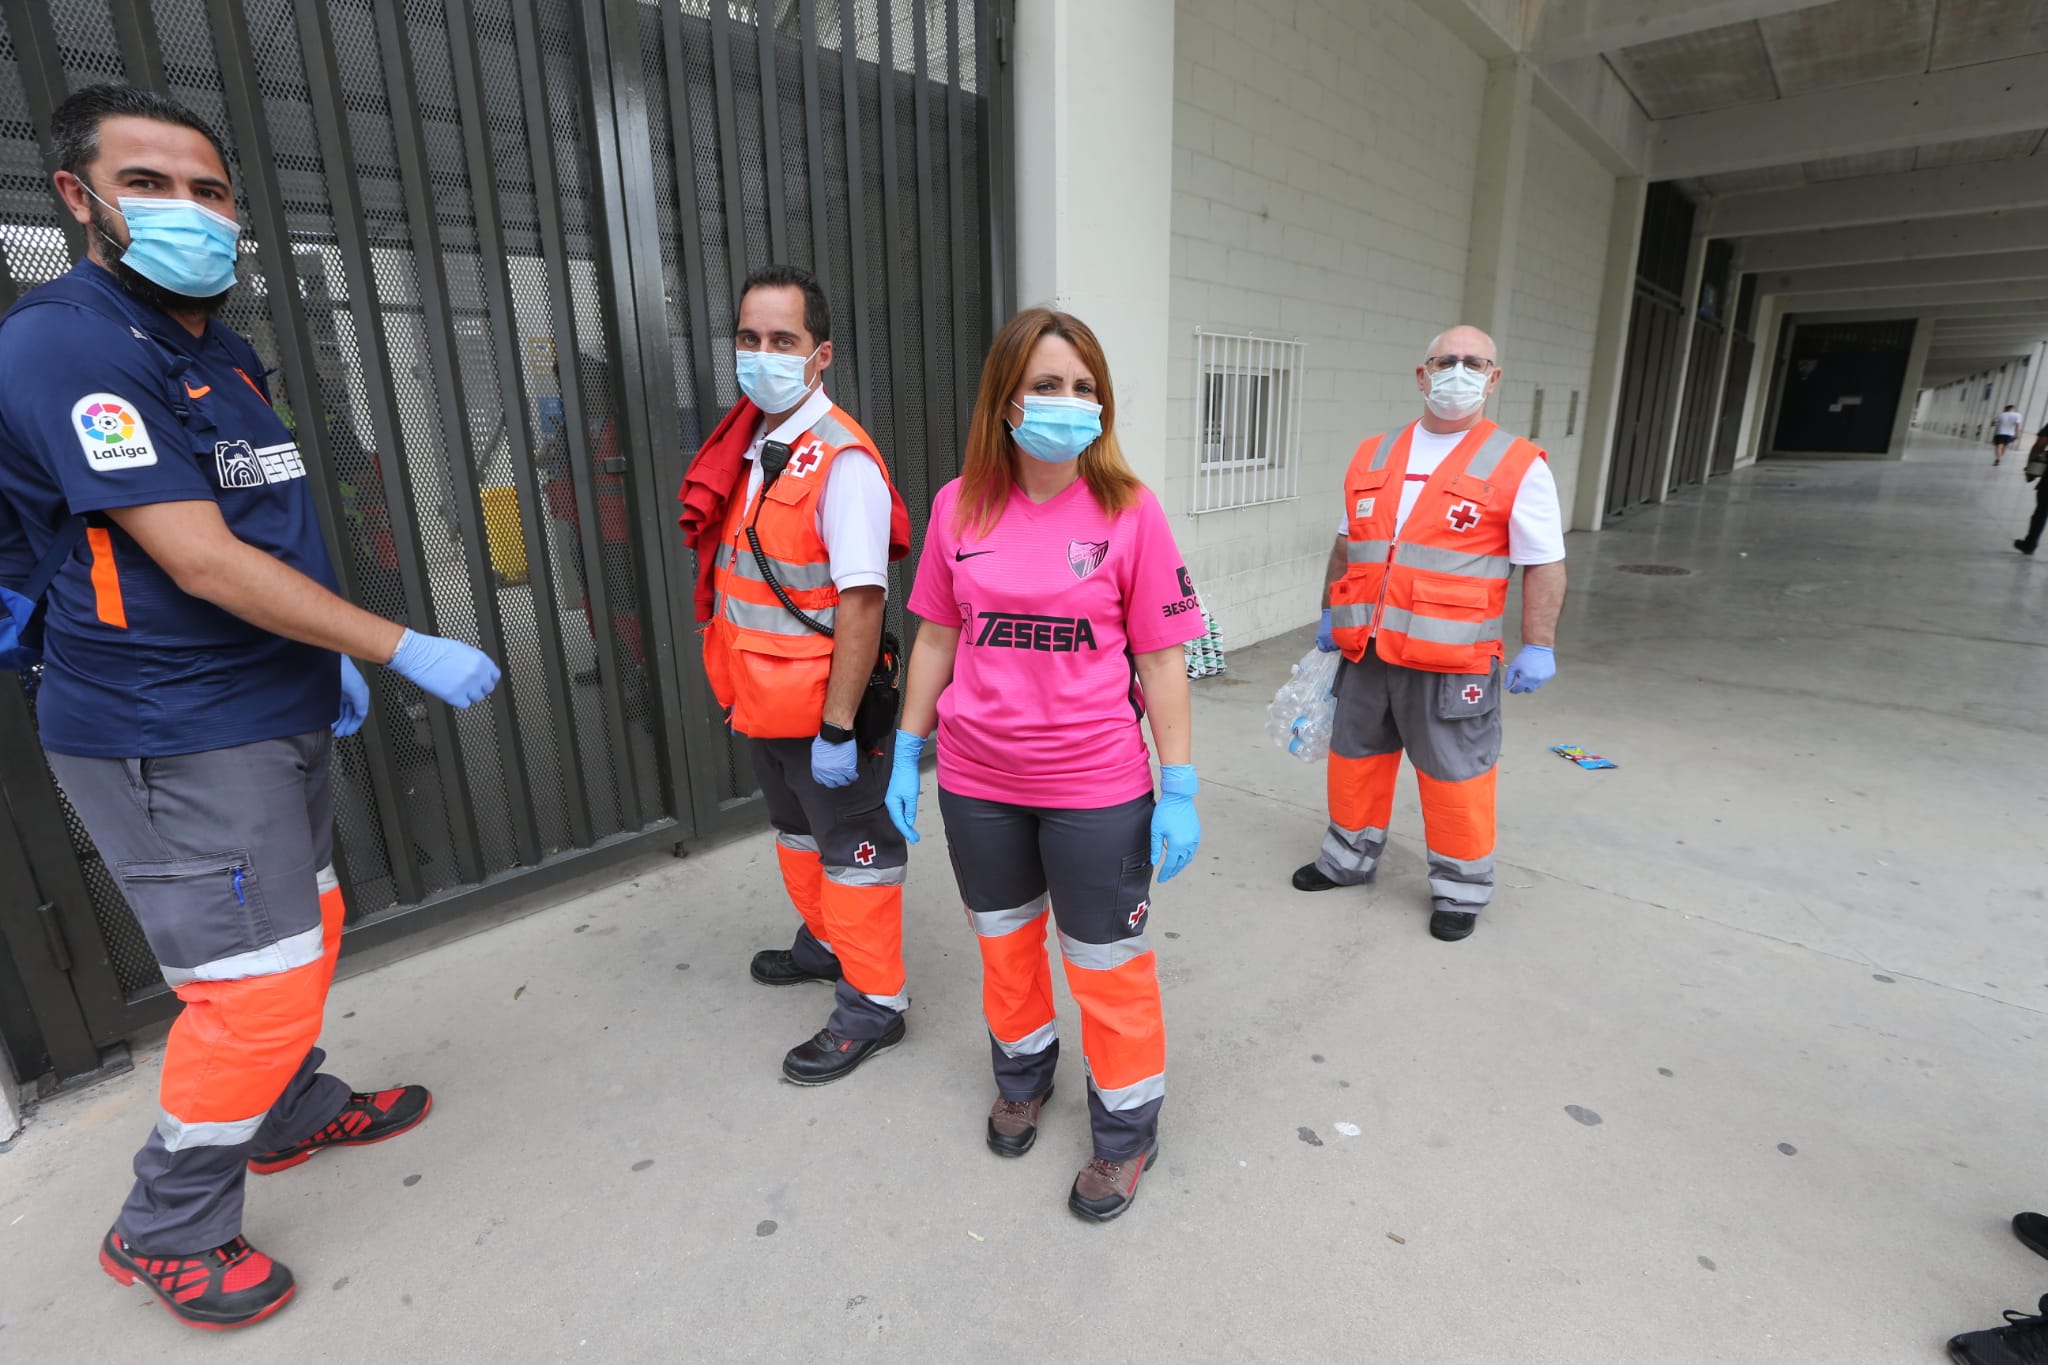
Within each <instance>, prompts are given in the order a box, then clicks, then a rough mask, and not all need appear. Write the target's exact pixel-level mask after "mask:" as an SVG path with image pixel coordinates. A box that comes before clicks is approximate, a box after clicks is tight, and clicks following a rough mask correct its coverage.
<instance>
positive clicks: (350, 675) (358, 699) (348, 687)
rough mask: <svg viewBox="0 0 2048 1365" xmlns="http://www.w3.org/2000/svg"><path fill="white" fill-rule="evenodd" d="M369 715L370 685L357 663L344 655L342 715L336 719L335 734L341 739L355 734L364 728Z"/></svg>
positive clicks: (342, 664)
mask: <svg viewBox="0 0 2048 1365" xmlns="http://www.w3.org/2000/svg"><path fill="white" fill-rule="evenodd" d="M369 714H370V685H369V684H368V683H366V682H364V681H363V674H362V671H361V670H360V669H358V668H357V667H356V661H355V660H354V659H351V658H349V657H348V655H346V654H344V655H342V656H341V714H340V715H339V716H337V717H335V720H334V733H335V734H336V735H337V736H340V737H346V736H349V735H352V734H354V733H355V732H356V731H358V730H360V729H362V728H363V720H364V719H365V718H366V717H367V716H368V715H369Z"/></svg>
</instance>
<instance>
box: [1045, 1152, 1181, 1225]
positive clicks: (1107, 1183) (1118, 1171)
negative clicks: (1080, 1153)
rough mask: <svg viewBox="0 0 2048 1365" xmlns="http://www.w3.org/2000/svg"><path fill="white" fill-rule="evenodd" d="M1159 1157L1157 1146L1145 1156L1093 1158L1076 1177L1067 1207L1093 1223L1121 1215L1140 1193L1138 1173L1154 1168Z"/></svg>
mask: <svg viewBox="0 0 2048 1365" xmlns="http://www.w3.org/2000/svg"><path fill="white" fill-rule="evenodd" d="M1157 1160H1159V1148H1158V1147H1157V1146H1155V1147H1153V1149H1152V1150H1151V1151H1149V1152H1147V1153H1145V1154H1144V1155H1143V1156H1142V1157H1139V1156H1129V1157H1125V1158H1124V1159H1123V1160H1122V1161H1110V1160H1107V1159H1105V1158H1103V1157H1099V1156H1098V1157H1096V1158H1094V1159H1093V1160H1091V1161H1090V1162H1089V1163H1088V1164H1087V1165H1086V1166H1083V1167H1082V1168H1081V1173H1080V1174H1079V1175H1077V1176H1075V1177H1074V1188H1073V1191H1072V1192H1071V1193H1069V1194H1068V1195H1067V1207H1068V1208H1070V1209H1072V1210H1073V1211H1074V1212H1075V1213H1077V1214H1079V1215H1080V1216H1081V1217H1083V1218H1086V1219H1088V1220H1089V1221H1090V1222H1094V1223H1107V1222H1108V1221H1109V1220H1110V1219H1112V1218H1116V1217H1119V1216H1120V1215H1122V1213H1123V1211H1124V1210H1125V1209H1127V1208H1129V1207H1130V1206H1131V1203H1132V1201H1133V1200H1135V1199H1136V1198H1137V1197H1138V1177H1139V1176H1141V1175H1143V1174H1144V1173H1145V1172H1147V1171H1149V1170H1151V1169H1152V1163H1153V1162H1155V1161H1157Z"/></svg>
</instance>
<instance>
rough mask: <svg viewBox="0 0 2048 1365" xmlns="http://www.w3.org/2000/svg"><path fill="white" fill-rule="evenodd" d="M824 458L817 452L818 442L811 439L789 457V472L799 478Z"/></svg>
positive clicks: (814, 467)
mask: <svg viewBox="0 0 2048 1365" xmlns="http://www.w3.org/2000/svg"><path fill="white" fill-rule="evenodd" d="M824 458H825V457H824V456H823V455H821V454H819V453H818V443H817V442H816V441H813V442H811V443H810V444H809V445H807V446H805V447H804V448H803V449H802V450H799V451H798V452H797V453H796V454H794V455H792V456H790V457H789V472H790V474H791V475H793V476H794V477H796V478H799V479H801V478H802V477H803V476H804V475H806V474H808V473H810V472H811V471H812V470H813V469H816V468H817V467H818V464H819V462H820V461H822V460H823V459H824Z"/></svg>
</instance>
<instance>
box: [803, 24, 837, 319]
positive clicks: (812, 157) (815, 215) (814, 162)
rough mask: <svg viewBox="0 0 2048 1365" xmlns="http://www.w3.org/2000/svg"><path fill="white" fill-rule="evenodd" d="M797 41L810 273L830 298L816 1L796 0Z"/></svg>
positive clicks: (828, 220) (829, 217)
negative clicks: (807, 186)
mask: <svg viewBox="0 0 2048 1365" xmlns="http://www.w3.org/2000/svg"><path fill="white" fill-rule="evenodd" d="M797 24H798V33H797V41H798V42H799V44H800V45H801V47H802V50H803V68H804V151H805V169H806V170H807V171H808V172H809V174H810V185H811V273H812V274H813V275H816V276H817V277H818V286H819V287H820V288H821V289H823V290H824V291H825V297H826V298H828V299H829V298H831V297H832V248H831V234H832V215H831V212H830V209H829V207H828V200H827V199H826V194H827V190H826V186H825V123H824V110H823V107H822V106H823V104H824V99H825V94H824V90H823V87H822V86H821V85H820V83H819V80H818V0H798V6H797Z"/></svg>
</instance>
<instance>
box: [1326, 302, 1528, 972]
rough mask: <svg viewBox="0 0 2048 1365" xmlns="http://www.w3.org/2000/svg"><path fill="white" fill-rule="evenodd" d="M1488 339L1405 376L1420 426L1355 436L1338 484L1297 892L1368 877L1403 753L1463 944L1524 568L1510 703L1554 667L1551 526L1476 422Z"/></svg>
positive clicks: (1453, 349)
mask: <svg viewBox="0 0 2048 1365" xmlns="http://www.w3.org/2000/svg"><path fill="white" fill-rule="evenodd" d="M1500 378H1501V367H1500V361H1499V359H1498V352H1496V351H1495V349H1494V344H1493V338H1492V337H1489V336H1488V335H1487V334H1486V333H1484V332H1482V331H1480V330H1479V329H1478V328H1476V327H1453V328H1452V329H1451V330H1450V331H1448V332H1445V333H1443V334H1442V335H1441V336H1439V337H1437V338H1436V339H1435V340H1434V341H1432V342H1431V343H1430V345H1429V348H1428V350H1427V351H1426V352H1425V353H1424V356H1423V360H1422V363H1421V364H1420V365H1417V366H1416V367H1415V386H1416V388H1417V389H1418V390H1420V391H1421V394H1422V400H1423V413H1422V417H1421V419H1420V420H1419V421H1416V422H1415V423H1413V424H1411V425H1410V426H1408V427H1407V428H1406V429H1405V430H1403V431H1400V432H1398V433H1389V434H1386V435H1381V436H1373V437H1370V438H1368V439H1367V440H1366V441H1365V443H1364V444H1362V445H1360V446H1359V447H1358V453H1357V454H1356V455H1355V456H1354V457H1353V458H1352V461H1351V468H1350V471H1349V472H1348V473H1347V474H1346V475H1345V476H1344V514H1343V517H1342V519H1341V521H1340V523H1339V524H1340V527H1341V530H1340V532H1339V535H1338V539H1337V543H1336V544H1335V545H1334V546H1333V547H1332V548H1331V551H1330V562H1329V568H1328V572H1327V574H1326V575H1325V578H1324V584H1323V616H1322V624H1321V626H1320V627H1319V629H1318V631H1317V634H1316V644H1317V647H1318V648H1320V649H1322V650H1324V651H1325V652H1329V651H1333V650H1342V651H1343V653H1344V662H1343V663H1342V664H1341V665H1340V666H1339V667H1338V670H1337V682H1336V685H1335V695H1336V698H1337V714H1336V720H1335V725H1334V728H1333V729H1332V732H1331V736H1330V774H1329V803H1330V825H1329V829H1328V831H1327V832H1326V833H1325V834H1324V836H1323V846H1322V851H1321V853H1320V854H1319V855H1318V856H1317V858H1316V860H1315V861H1314V862H1312V863H1309V864H1307V865H1306V866H1304V867H1301V868H1299V869H1297V870H1296V871H1295V874H1294V888H1295V890H1297V891H1328V890H1330V889H1332V888H1333V887H1338V886H1357V885H1360V884H1362V883H1364V882H1368V881H1370V880H1371V879H1372V875H1373V872H1374V870H1375V869H1376V868H1377V867H1378V866H1379V861H1380V858H1381V856H1382V854H1384V853H1385V851H1386V846H1387V825H1388V822H1389V820H1390V819H1391V818H1392V816H1393V813H1394V779H1395V778H1396V777H1397V776H1398V775H1399V774H1400V771H1401V754H1402V752H1403V751H1404V750H1405V751H1406V752H1407V754H1408V757H1409V758H1410V759H1411V760H1412V761H1413V762H1414V764H1415V778H1416V782H1417V784H1418V785H1419V786H1420V787H1421V790H1422V823H1423V837H1424V840H1425V842H1426V844H1427V846H1428V853H1429V890H1430V898H1431V900H1432V902H1433V903H1434V910H1433V912H1432V913H1431V915H1430V918H1429V932H1430V933H1431V934H1432V935H1434V936H1435V937H1437V938H1439V939H1442V940H1443V941H1445V942H1455V941H1457V940H1458V939H1462V938H1465V937H1467V936H1468V935H1469V934H1471V932H1472V930H1473V927H1474V926H1475V925H1476V924H1477V923H1478V920H1479V911H1480V910H1481V909H1482V908H1483V907H1484V906H1485V905H1486V904H1487V903H1488V902H1489V901H1491V900H1492V898H1493V883H1494V873H1493V844H1494V784H1495V778H1496V776H1497V768H1496V765H1497V764H1498V763H1499V761H1500V740H1501V718H1500V689H1501V684H1502V681H1503V680H1502V677H1501V670H1500V660H1501V657H1502V654H1503V649H1502V646H1501V623H1502V619H1503V617H1504V616H1505V614H1506V611H1507V599H1508V575H1509V573H1510V572H1511V571H1512V569H1513V566H1514V565H1517V564H1520V565H1522V566H1523V568H1522V650H1521V652H1520V653H1519V654H1517V655H1516V656H1515V661H1514V663H1513V664H1512V665H1511V666H1510V667H1509V668H1508V670H1507V676H1506V679H1505V681H1506V684H1507V687H1508V690H1509V691H1511V692H1534V691H1536V690H1537V689H1538V688H1540V687H1542V686H1543V685H1544V684H1545V683H1547V682H1549V681H1550V679H1551V678H1552V677H1553V676H1554V675H1555V674H1556V672H1557V660H1556V657H1555V655H1554V653H1553V649H1554V646H1555V642H1556V639H1557V618H1558V613H1559V612H1560V611H1561V610H1563V607H1564V591H1565V570H1564V531H1563V515H1562V513H1561V511H1560V509H1559V507H1558V501H1557V484H1556V482H1555V481H1554V480H1553V479H1552V478H1551V475H1550V466H1549V462H1548V459H1547V457H1546V456H1545V455H1544V453H1543V452H1542V451H1541V450H1540V449H1538V448H1537V447H1536V446H1534V445H1532V444H1530V443H1529V442H1528V441H1525V440H1523V439H1522V438H1520V437H1518V436H1515V435H1513V434H1511V433H1509V432H1507V431H1503V430H1502V429H1501V428H1499V427H1497V426H1495V425H1494V424H1493V423H1492V422H1489V421H1487V420H1486V398H1487V395H1488V394H1490V393H1492V392H1493V390H1494V389H1495V388H1496V387H1498V386H1499V384H1500Z"/></svg>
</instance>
